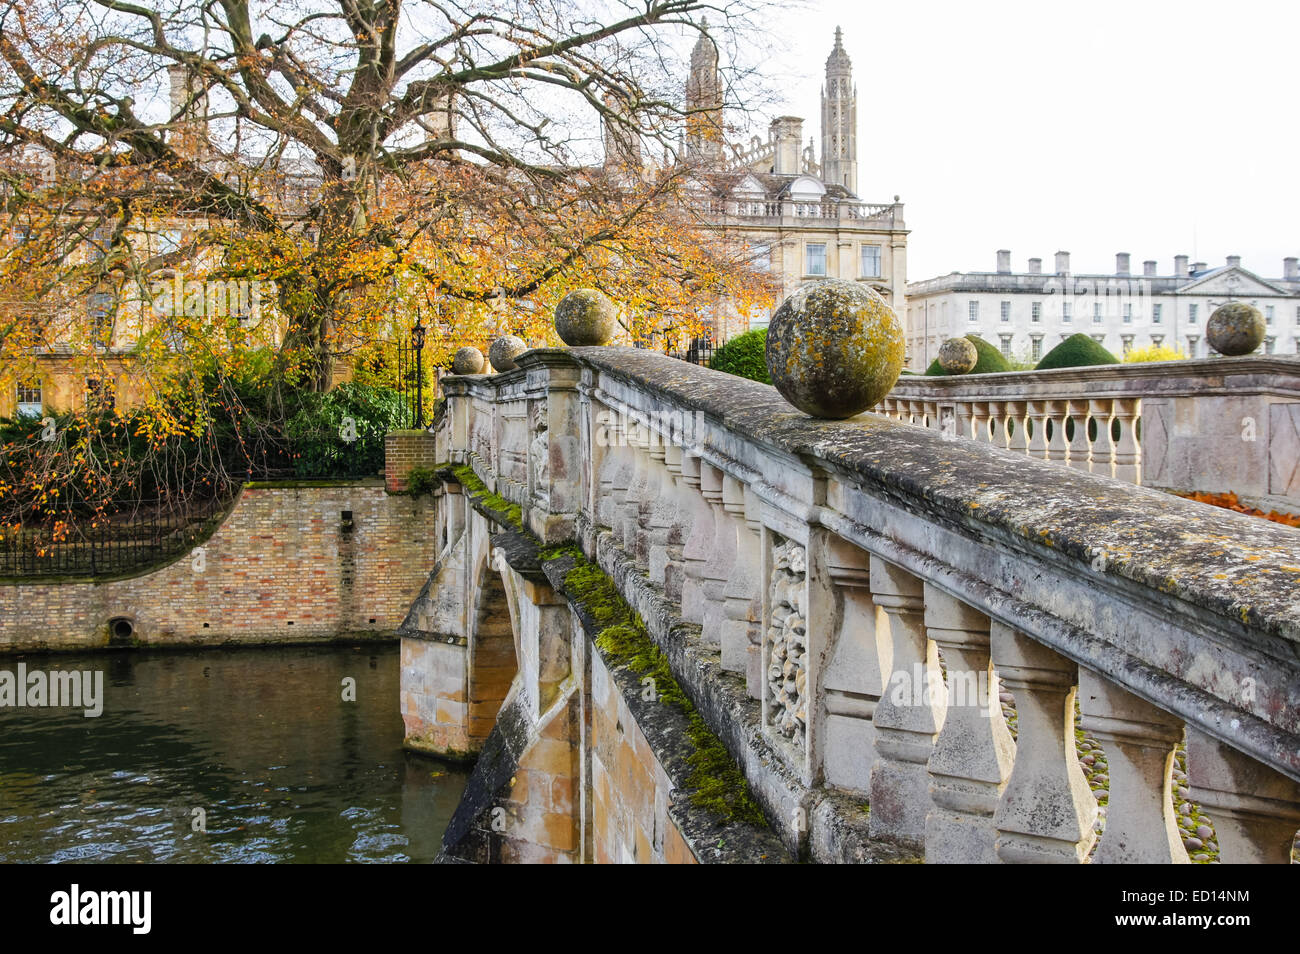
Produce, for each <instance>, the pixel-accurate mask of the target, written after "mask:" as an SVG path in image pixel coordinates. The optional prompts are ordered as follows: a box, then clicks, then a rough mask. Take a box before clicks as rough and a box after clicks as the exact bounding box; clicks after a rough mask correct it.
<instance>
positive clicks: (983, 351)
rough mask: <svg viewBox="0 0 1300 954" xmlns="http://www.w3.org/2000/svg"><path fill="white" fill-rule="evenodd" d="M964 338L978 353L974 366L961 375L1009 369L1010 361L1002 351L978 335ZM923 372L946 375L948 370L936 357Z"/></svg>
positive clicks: (931, 374)
mask: <svg viewBox="0 0 1300 954" xmlns="http://www.w3.org/2000/svg"><path fill="white" fill-rule="evenodd" d="M965 338H966V340H967V341H969V342H970V343H971V344H973V345H974V346H975V354H976V355H978V358H977V359H976V361H975V367H973V368H971V369H970V370H969V371H968V372H966V374H964V375H962V377H967V376H969V375H972V374H995V373H997V372H999V371H1010V370H1011V363H1010V362H1009V361H1007V359H1006V357H1005V356H1004V355H1003V354H1002V352H1001V351H999V350H998V349H997V348H995V347H993V345H991V344H989V343H988V342H987V341H985V340H984V339H983V338H981V337H980V336H979V335H966V336H965ZM925 373H926V374H927V375H930V376H932V377H934V376H938V377H947V376H948V372H947V371H945V370H944V369H943V368H942V367H941V366H940V364H939V359H938V358H935V359H934V360H933V361H931V362H930V366H929V367H928V368H926V369H925Z"/></svg>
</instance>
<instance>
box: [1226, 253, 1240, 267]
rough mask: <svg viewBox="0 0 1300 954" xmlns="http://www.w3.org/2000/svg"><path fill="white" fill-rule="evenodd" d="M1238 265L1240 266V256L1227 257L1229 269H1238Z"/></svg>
mask: <svg viewBox="0 0 1300 954" xmlns="http://www.w3.org/2000/svg"><path fill="white" fill-rule="evenodd" d="M1240 265H1241V256H1240V255H1229V256H1228V267H1229V268H1237V267H1239V266H1240Z"/></svg>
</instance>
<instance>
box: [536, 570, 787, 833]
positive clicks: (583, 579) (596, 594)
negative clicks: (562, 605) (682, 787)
mask: <svg viewBox="0 0 1300 954" xmlns="http://www.w3.org/2000/svg"><path fill="white" fill-rule="evenodd" d="M575 551H576V552H575ZM559 557H571V558H573V560H574V561H575V562H574V566H573V568H572V569H571V570H569V572H568V573H566V574H565V576H564V589H565V593H566V594H567V595H568V596H569V598H570V599H572V600H573V601H574V602H575V603H578V604H580V605H581V606H582V608H583V609H584V610H586V612H587V613H588V614H589V615H590V616H591V618H592V619H593V620H594V621H595V623H596V625H597V626H599V627H600V632H599V633H597V634H596V645H597V646H598V647H599V648H600V649H601V651H602V652H604V653H607V654H608V655H609V656H611V657H612V658H613V659H614V660H616V661H617V662H618V663H619V664H620V665H624V666H627V667H628V668H629V669H630V670H632V672H635V673H637V674H639V675H645V676H649V677H650V678H651V679H653V680H654V687H655V694H656V696H657V698H658V700H659V701H660V702H662V703H664V704H667V705H671V706H675V707H676V708H677V709H678V710H679V711H680V712H681V713H682V715H683V716H684V717H685V718H686V734H687V738H688V739H689V741H690V743H691V747H692V749H693V751H692V752H691V754H690V755H688V756H687V758H686V763H687V765H688V766H689V767H690V769H691V771H690V774H689V775H688V776H687V778H686V786H687V788H689V789H690V792H691V794H690V796H689V798H690V802H691V804H692V805H693V806H695V807H696V808H699V809H702V810H704V811H707V812H709V813H711V814H713V815H717V816H718V817H720V818H722V819H724V820H726V821H741V822H745V823H746V824H749V825H753V826H755V827H757V828H766V827H767V819H766V818H764V817H763V813H762V811H761V810H760V809H759V807H758V804H757V803H756V802H755V801H754V797H753V795H752V794H751V793H750V790H749V782H748V781H746V779H745V776H744V774H743V773H742V772H741V771H740V768H739V767H738V766H737V765H736V763H735V760H734V759H732V757H731V754H730V753H729V752H728V751H727V749H726V746H724V745H723V744H722V741H721V740H720V739H719V738H718V737H717V736H716V735H715V734H714V733H713V731H712V730H711V729H709V726H708V724H707V723H706V722H705V721H704V717H703V716H701V715H700V713H699V711H698V710H697V709H696V708H695V706H694V705H693V704H692V703H691V701H690V699H688V698H687V697H686V693H685V692H684V691H683V690H682V687H681V684H680V683H679V682H678V681H677V679H676V677H674V676H673V672H672V667H671V666H670V665H669V663H668V657H667V656H666V655H665V654H664V651H663V650H662V649H660V648H659V647H658V646H657V645H655V642H654V640H652V639H651V638H650V634H649V632H648V631H647V630H646V627H645V623H644V622H643V621H642V620H641V618H640V617H639V616H638V615H637V614H636V612H635V610H633V609H632V607H631V606H629V605H628V603H627V601H626V600H624V599H623V597H622V595H621V594H620V593H619V592H618V587H617V586H615V584H614V581H613V580H612V579H610V578H609V576H608V575H607V574H606V573H605V572H604V571H603V570H602V569H601V568H600V567H599V566H596V565H595V564H594V563H591V562H590V561H589V560H587V559H586V558H585V557H584V556H583V555H582V552H581V551H580V550H578V548H577V547H573V546H566V547H557V548H555V549H553V550H549V551H546V552H545V553H543V554H542V557H541V558H542V559H543V560H547V559H557V558H559Z"/></svg>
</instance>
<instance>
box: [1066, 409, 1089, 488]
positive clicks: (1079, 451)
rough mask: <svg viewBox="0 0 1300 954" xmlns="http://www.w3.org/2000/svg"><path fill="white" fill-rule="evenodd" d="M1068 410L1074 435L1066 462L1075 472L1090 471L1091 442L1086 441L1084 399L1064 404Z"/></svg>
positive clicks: (1086, 414) (1086, 418)
mask: <svg viewBox="0 0 1300 954" xmlns="http://www.w3.org/2000/svg"><path fill="white" fill-rule="evenodd" d="M1066 403H1067V405H1068V407H1069V410H1070V421H1071V422H1072V423H1071V426H1072V427H1073V428H1074V434H1073V435H1071V437H1070V448H1069V454H1068V461H1069V464H1070V466H1071V467H1073V468H1075V469H1076V470H1091V469H1092V442H1091V441H1090V440H1089V439H1088V414H1089V411H1088V408H1089V404H1090V402H1089V401H1088V400H1087V399H1086V398H1078V399H1073V398H1072V399H1071V400H1069V401H1067V402H1066Z"/></svg>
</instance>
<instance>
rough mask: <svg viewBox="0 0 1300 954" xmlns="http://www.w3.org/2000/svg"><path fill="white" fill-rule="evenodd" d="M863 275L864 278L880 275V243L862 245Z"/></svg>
mask: <svg viewBox="0 0 1300 954" xmlns="http://www.w3.org/2000/svg"><path fill="white" fill-rule="evenodd" d="M862 277H863V278H879V277H880V246H879V245H864V246H862Z"/></svg>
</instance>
